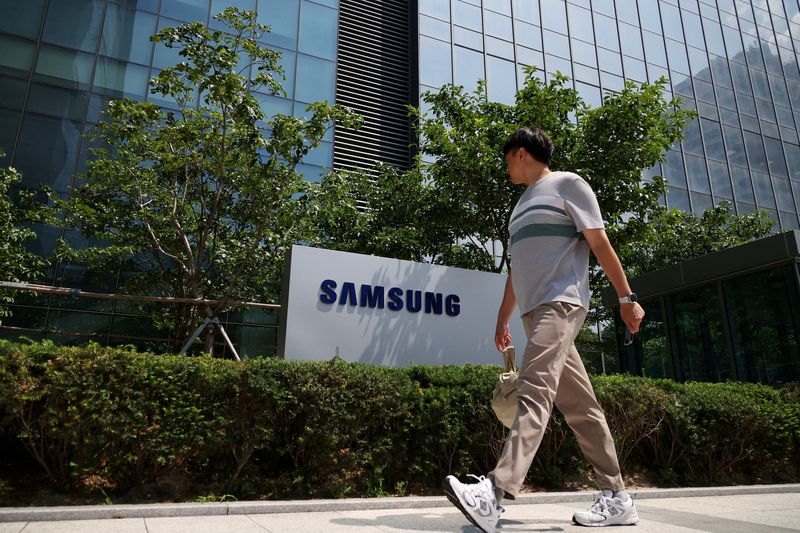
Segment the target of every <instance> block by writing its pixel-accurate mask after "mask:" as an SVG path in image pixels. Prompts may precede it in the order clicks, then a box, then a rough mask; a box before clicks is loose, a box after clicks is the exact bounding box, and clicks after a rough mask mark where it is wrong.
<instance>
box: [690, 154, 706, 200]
mask: <svg viewBox="0 0 800 533" xmlns="http://www.w3.org/2000/svg"><path fill="white" fill-rule="evenodd" d="M685 157H686V175H687V178H688V180H689V190H691V191H696V192H704V193H710V192H711V189H710V188H709V186H708V171H707V170H706V161H705V159H703V158H702V157H698V156H696V155H691V154H686V156H685Z"/></svg>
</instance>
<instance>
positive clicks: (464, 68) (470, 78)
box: [453, 46, 486, 92]
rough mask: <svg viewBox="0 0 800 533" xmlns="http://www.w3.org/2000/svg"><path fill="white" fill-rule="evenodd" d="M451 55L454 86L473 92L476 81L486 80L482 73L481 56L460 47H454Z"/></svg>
mask: <svg viewBox="0 0 800 533" xmlns="http://www.w3.org/2000/svg"><path fill="white" fill-rule="evenodd" d="M453 54H454V56H453V62H454V70H455V84H456V85H461V86H463V87H464V89H466V90H467V91H468V92H474V91H475V89H476V88H477V87H478V80H482V79H485V78H486V76H485V75H484V73H483V54H482V53H480V52H475V51H473V50H470V49H468V48H462V47H460V46H456V47H454V49H453Z"/></svg>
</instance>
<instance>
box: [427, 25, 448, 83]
mask: <svg viewBox="0 0 800 533" xmlns="http://www.w3.org/2000/svg"><path fill="white" fill-rule="evenodd" d="M450 64H451V58H450V43H445V42H442V41H437V40H436V39H431V38H430V37H425V36H420V38H419V78H420V83H422V84H424V85H430V86H431V87H441V86H442V85H445V84H447V83H452V82H453V78H452V74H451V69H450Z"/></svg>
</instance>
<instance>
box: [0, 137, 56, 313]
mask: <svg viewBox="0 0 800 533" xmlns="http://www.w3.org/2000/svg"><path fill="white" fill-rule="evenodd" d="M3 157H5V153H3V151H2V150H0V159H2V158H3ZM21 181H22V175H21V174H20V173H19V172H18V171H17V170H16V169H14V168H0V281H12V282H32V281H36V280H38V279H39V278H41V276H42V273H43V271H44V269H45V268H46V267H47V264H48V263H47V261H46V259H44V258H43V257H41V256H39V255H38V254H36V253H34V252H32V251H30V250H28V249H27V248H26V247H25V243H26V242H27V241H30V240H33V239H36V232H35V231H33V229H31V227H30V225H31V224H32V223H35V222H43V221H45V220H46V218H47V211H46V209H45V207H44V206H43V205H41V204H40V203H38V202H37V201H36V192H34V191H27V190H15V191H14V193H15V194H14V197H12V190H14V188H15V187H16V186H17V185H18V184H19V183H20V182H21ZM12 303H14V292H12V291H10V290H0V324H2V319H3V317H7V316H10V310H9V309H8V307H6V305H8V304H12Z"/></svg>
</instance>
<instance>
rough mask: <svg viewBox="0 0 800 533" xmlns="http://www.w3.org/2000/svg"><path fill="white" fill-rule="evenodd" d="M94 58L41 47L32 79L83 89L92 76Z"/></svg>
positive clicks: (79, 53) (78, 53)
mask: <svg viewBox="0 0 800 533" xmlns="http://www.w3.org/2000/svg"><path fill="white" fill-rule="evenodd" d="M93 59H94V56H92V55H90V54H84V53H82V52H73V51H70V50H63V49H61V48H53V47H51V46H42V47H41V48H40V49H39V56H38V57H37V59H36V70H35V74H34V78H35V79H37V80H41V81H45V82H47V83H53V84H58V85H64V86H66V87H82V88H85V87H87V86H88V84H89V78H90V77H91V75H92V60H93Z"/></svg>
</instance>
